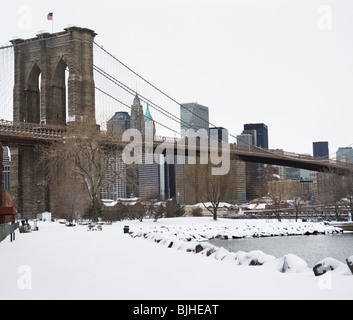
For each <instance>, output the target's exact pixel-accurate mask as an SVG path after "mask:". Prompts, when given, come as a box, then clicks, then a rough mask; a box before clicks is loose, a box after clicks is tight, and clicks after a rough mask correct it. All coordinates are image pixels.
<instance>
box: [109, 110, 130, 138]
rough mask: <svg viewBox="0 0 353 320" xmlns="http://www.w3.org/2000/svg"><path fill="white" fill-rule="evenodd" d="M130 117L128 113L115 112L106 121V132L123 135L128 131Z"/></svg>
mask: <svg viewBox="0 0 353 320" xmlns="http://www.w3.org/2000/svg"><path fill="white" fill-rule="evenodd" d="M130 120H131V117H130V115H129V113H128V112H116V113H115V115H114V116H113V117H112V118H111V119H110V120H109V121H108V123H107V130H108V131H109V132H118V133H121V134H122V133H124V131H126V130H128V129H130Z"/></svg>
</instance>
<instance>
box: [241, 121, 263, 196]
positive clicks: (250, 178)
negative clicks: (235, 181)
mask: <svg viewBox="0 0 353 320" xmlns="http://www.w3.org/2000/svg"><path fill="white" fill-rule="evenodd" d="M249 135H250V136H251V137H252V139H250V137H249ZM239 138H240V139H241V140H238V142H240V145H246V144H247V143H249V142H250V141H251V145H254V146H257V147H261V148H264V149H268V127H267V125H265V124H264V123H248V124H245V125H244V131H243V133H242V135H241V136H240V137H239ZM246 138H247V140H244V139H246ZM266 171H267V170H266V169H265V165H263V164H258V163H248V162H247V163H246V181H247V183H246V198H247V200H248V201H251V200H253V199H255V198H258V197H260V196H261V195H262V194H266V190H265V189H266V185H267V184H266V181H267V174H266Z"/></svg>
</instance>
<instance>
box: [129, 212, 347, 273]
mask: <svg viewBox="0 0 353 320" xmlns="http://www.w3.org/2000/svg"><path fill="white" fill-rule="evenodd" d="M187 219H190V220H189V222H191V223H190V224H191V226H190V224H187V225H185V224H183V223H185V221H187ZM177 221H179V223H176V222H177ZM340 232H343V230H342V229H340V228H335V227H332V226H329V225H326V224H324V223H308V222H306V223H303V222H291V221H285V222H281V223H278V222H274V221H266V220H260V221H244V220H240V221H238V220H223V219H221V220H220V221H217V222H214V221H213V222H210V221H209V219H208V218H183V219H174V221H172V220H170V219H168V220H161V221H160V223H159V224H157V225H153V226H150V225H143V224H142V225H141V226H140V228H138V230H136V231H132V232H131V236H132V237H133V238H136V237H143V238H146V239H150V240H153V241H154V242H156V243H159V244H161V245H164V246H167V247H168V248H175V249H177V250H183V251H187V252H194V253H201V255H206V256H209V257H210V258H213V259H216V260H221V261H228V262H232V263H233V264H234V265H237V266H241V265H245V266H264V267H266V268H267V269H269V268H272V270H276V271H279V272H282V273H303V272H310V271H311V269H310V268H309V267H308V265H307V263H306V262H305V261H304V260H303V259H301V258H300V257H297V256H295V255H294V254H288V255H285V256H283V257H280V258H276V257H274V256H272V255H267V254H265V253H263V252H262V251H260V250H255V251H251V252H243V251H239V252H236V253H232V252H229V251H228V250H226V249H224V248H218V247H216V246H213V245H211V244H209V243H207V242H205V241H207V240H210V239H213V238H222V239H235V238H245V237H270V236H291V235H309V234H332V233H340ZM337 268H338V267H337ZM334 269H336V267H335V268H332V270H334ZM340 270H341V271H342V273H343V274H349V272H348V271H349V270H348V266H347V265H344V264H342V265H341V266H340Z"/></svg>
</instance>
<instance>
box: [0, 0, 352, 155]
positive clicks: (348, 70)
mask: <svg viewBox="0 0 353 320" xmlns="http://www.w3.org/2000/svg"><path fill="white" fill-rule="evenodd" d="M1 7H2V8H1V11H0V30H1V31H0V44H3V43H7V42H8V41H9V40H11V39H13V38H14V37H20V38H30V37H33V36H35V35H36V34H37V33H38V31H39V30H48V31H51V23H50V22H48V21H47V19H46V16H47V13H48V12H54V19H55V20H54V31H55V32H58V31H61V30H62V29H63V28H65V27H67V25H76V26H80V27H87V28H90V29H93V30H95V31H96V32H97V34H98V36H97V37H96V42H97V43H99V44H102V45H104V47H105V48H106V49H107V50H109V51H110V52H112V53H114V54H115V55H116V56H117V57H118V58H119V59H120V60H122V61H123V62H125V63H126V64H127V65H128V66H130V67H131V68H132V69H134V70H135V71H137V72H139V73H140V74H141V75H143V76H145V77H146V78H147V79H149V80H150V81H151V82H153V83H154V84H155V85H156V86H158V87H160V88H161V89H162V90H164V91H165V92H167V93H168V94H170V95H171V96H172V97H173V98H174V99H176V100H177V101H179V102H181V103H186V102H198V103H200V104H203V105H205V106H208V107H209V108H210V120H211V122H212V123H214V124H216V125H218V126H224V127H226V128H228V130H229V131H230V132H231V133H232V134H234V135H236V134H239V133H241V131H242V130H243V125H244V124H245V123H258V122H263V123H265V124H267V125H268V127H269V143H270V148H272V149H276V148H279V149H285V150H288V151H293V152H298V153H310V154H312V142H313V141H329V146H330V153H335V151H336V150H337V148H338V147H345V146H349V145H351V144H353V134H352V131H353V126H352V120H353V119H352V116H353V1H351V0H287V1H286V0H270V1H266V0H114V1H113V0H100V1H97V0H94V1H93V0H86V1H73V0H70V1H67V0H58V1H55V0H45V1H44V0H33V1H29V0H27V1H26V0H21V1H18V0H12V1H6V2H4V3H3V4H2V6H1ZM28 12H30V15H28ZM152 113H153V112H152ZM156 118H157V120H158V116H157V115H156Z"/></svg>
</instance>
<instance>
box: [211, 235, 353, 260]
mask: <svg viewBox="0 0 353 320" xmlns="http://www.w3.org/2000/svg"><path fill="white" fill-rule="evenodd" d="M209 242H210V243H212V244H213V245H215V246H217V247H223V248H225V249H227V250H228V251H231V252H237V251H246V252H249V251H253V250H261V251H262V252H264V253H266V254H270V255H273V256H275V257H276V258H280V257H282V256H284V255H286V254H289V253H292V254H295V255H297V256H298V257H300V258H302V259H303V260H305V261H306V262H307V264H308V265H309V267H314V266H315V264H317V263H318V262H319V261H320V260H322V259H324V258H327V257H331V258H335V259H337V260H339V261H341V262H343V263H345V262H346V258H348V257H349V256H352V255H353V233H343V234H333V235H331V234H330V235H310V236H282V237H281V236H279V237H269V238H245V239H232V240H221V239H213V240H210V241H209Z"/></svg>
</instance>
